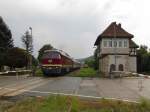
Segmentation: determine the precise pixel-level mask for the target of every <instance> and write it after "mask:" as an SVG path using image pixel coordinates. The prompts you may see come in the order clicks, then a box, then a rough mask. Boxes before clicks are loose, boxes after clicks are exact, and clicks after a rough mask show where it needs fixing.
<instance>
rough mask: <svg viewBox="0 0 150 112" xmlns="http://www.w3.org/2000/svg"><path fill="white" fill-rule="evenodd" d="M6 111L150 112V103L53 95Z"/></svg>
mask: <svg viewBox="0 0 150 112" xmlns="http://www.w3.org/2000/svg"><path fill="white" fill-rule="evenodd" d="M3 109H4V108H3ZM5 110H6V111H7V112H149V111H150V103H149V100H145V99H144V100H142V101H141V102H140V103H129V102H123V101H116V100H106V99H101V100H99V101H96V102H95V101H94V102H93V101H92V100H87V101H86V100H85V99H84V100H82V99H79V98H77V97H71V96H60V95H56V96H54V95H51V96H49V97H47V98H43V97H38V98H30V99H27V100H24V101H21V102H18V103H16V104H15V105H14V106H12V107H8V108H7V109H6V108H5ZM2 112H3V111H2Z"/></svg>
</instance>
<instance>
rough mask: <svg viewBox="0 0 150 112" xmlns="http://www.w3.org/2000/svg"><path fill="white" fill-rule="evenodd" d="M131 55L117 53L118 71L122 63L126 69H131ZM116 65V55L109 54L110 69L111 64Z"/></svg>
mask: <svg viewBox="0 0 150 112" xmlns="http://www.w3.org/2000/svg"><path fill="white" fill-rule="evenodd" d="M128 60H129V56H128V55H116V71H119V65H120V64H122V65H123V67H124V71H129V61H128ZM111 64H114V65H115V55H109V67H108V71H110V65H111Z"/></svg>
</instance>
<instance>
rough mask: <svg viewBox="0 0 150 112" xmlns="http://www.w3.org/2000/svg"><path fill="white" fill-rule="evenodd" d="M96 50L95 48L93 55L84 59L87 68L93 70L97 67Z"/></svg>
mask: <svg viewBox="0 0 150 112" xmlns="http://www.w3.org/2000/svg"><path fill="white" fill-rule="evenodd" d="M97 53H98V49H97V48H96V49H95V51H94V55H93V56H90V57H88V58H85V59H84V62H85V64H87V65H88V66H89V67H92V68H94V69H95V70H97V69H98V67H99V59H98V57H97Z"/></svg>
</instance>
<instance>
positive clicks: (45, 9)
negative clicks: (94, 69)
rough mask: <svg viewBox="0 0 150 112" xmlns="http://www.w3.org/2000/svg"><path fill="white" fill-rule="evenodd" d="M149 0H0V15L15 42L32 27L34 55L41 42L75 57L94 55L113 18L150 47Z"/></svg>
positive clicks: (139, 41) (18, 44) (17, 44)
mask: <svg viewBox="0 0 150 112" xmlns="http://www.w3.org/2000/svg"><path fill="white" fill-rule="evenodd" d="M149 11H150V1H149V0H0V15H1V16H2V17H3V19H4V21H5V22H6V24H7V25H8V26H9V28H10V29H11V31H12V34H13V39H14V42H15V45H16V46H18V47H22V42H21V36H22V35H23V34H24V32H25V31H26V30H28V28H29V27H30V26H31V27H32V28H33V36H34V55H36V56H37V54H38V50H39V49H40V48H41V47H42V46H43V45H44V44H51V45H52V46H54V47H55V48H58V49H62V50H64V51H66V52H67V53H69V54H70V55H71V56H72V57H74V58H83V57H87V56H90V55H92V54H93V50H94V48H93V46H94V42H95V40H96V38H97V36H98V35H99V34H100V33H101V32H102V31H103V30H104V29H105V28H106V27H107V26H108V25H109V24H110V23H111V22H113V21H116V22H117V23H121V24H122V27H123V28H124V29H125V30H127V31H128V32H129V33H132V34H134V36H135V37H134V40H135V42H136V43H137V44H145V45H147V46H149V47H150V28H149V26H150V13H149Z"/></svg>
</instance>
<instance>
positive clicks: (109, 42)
mask: <svg viewBox="0 0 150 112" xmlns="http://www.w3.org/2000/svg"><path fill="white" fill-rule="evenodd" d="M108 47H110V48H111V47H113V42H112V40H110V41H108Z"/></svg>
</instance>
